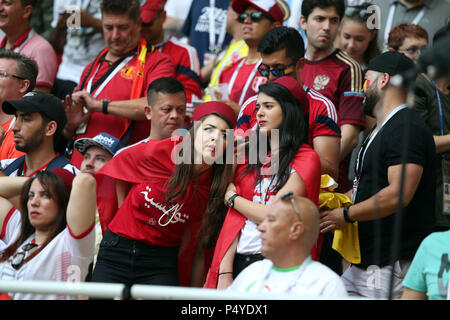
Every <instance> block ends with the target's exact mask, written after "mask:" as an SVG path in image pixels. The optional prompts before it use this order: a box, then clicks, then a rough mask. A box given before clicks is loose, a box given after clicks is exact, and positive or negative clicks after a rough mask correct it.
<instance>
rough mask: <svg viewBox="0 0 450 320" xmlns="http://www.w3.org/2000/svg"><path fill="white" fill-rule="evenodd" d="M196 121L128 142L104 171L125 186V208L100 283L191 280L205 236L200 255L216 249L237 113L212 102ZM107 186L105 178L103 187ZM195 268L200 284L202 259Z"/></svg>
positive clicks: (105, 245) (108, 241)
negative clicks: (177, 132) (178, 131)
mask: <svg viewBox="0 0 450 320" xmlns="http://www.w3.org/2000/svg"><path fill="white" fill-rule="evenodd" d="M193 120H194V126H193V127H192V128H191V129H190V130H189V131H188V133H185V134H184V137H183V138H181V137H176V136H172V137H171V138H167V139H165V140H148V141H145V142H142V143H139V144H137V145H135V146H131V147H128V148H125V149H123V150H122V151H121V152H119V153H118V154H116V156H115V157H114V158H113V159H112V160H110V161H109V162H108V163H107V164H106V165H105V166H104V167H103V168H102V169H101V170H100V171H99V172H98V173H97V176H100V178H101V177H102V176H106V177H110V178H113V179H114V180H115V182H116V183H117V182H119V184H120V185H122V186H125V188H120V189H118V192H117V199H118V204H119V209H118V211H117V212H116V213H115V215H114V217H113V219H112V220H111V222H110V223H109V224H108V231H107V232H106V233H105V235H104V237H103V240H102V242H101V244H100V250H99V253H98V257H97V264H96V266H95V269H94V272H93V275H92V281H93V282H118V283H127V284H155V285H179V284H180V285H189V284H190V275H191V267H192V265H193V261H194V260H195V262H197V261H198V260H197V259H193V253H194V251H195V249H196V246H197V243H199V248H200V249H199V250H198V252H200V253H199V254H198V257H202V254H201V253H203V250H201V249H212V248H213V246H214V244H215V240H216V238H217V234H218V232H219V230H220V229H219V228H220V226H221V224H222V222H223V219H224V217H225V213H226V207H225V205H224V203H223V196H224V194H225V190H226V188H227V185H228V182H229V181H230V180H231V177H232V172H233V165H232V161H230V162H231V163H230V164H227V163H226V159H228V158H227V154H228V152H229V151H230V150H225V149H226V145H227V139H226V137H227V135H228V134H231V132H228V131H227V130H228V129H232V128H233V127H234V126H235V124H236V113H235V112H234V111H233V109H232V108H231V107H230V106H229V105H227V104H225V103H222V102H218V101H210V102H206V103H202V104H200V105H199V106H198V107H197V108H196V109H195V110H194V113H193ZM230 138H231V137H230ZM231 156H233V155H232V154H231ZM101 188H102V183H101V182H99V194H100V192H101ZM111 200H113V199H111ZM99 213H100V215H102V214H104V213H103V212H101V211H100V212H99ZM200 230H201V233H200V235H199V234H198V233H199V231H200ZM198 239H200V240H198ZM199 241H200V242H199ZM180 248H182V249H180ZM195 267H196V269H195V270H193V271H192V273H193V278H194V279H193V283H194V281H195V276H197V275H199V276H200V277H201V276H202V275H201V274H202V271H201V269H202V264H201V263H196V264H195ZM197 267H198V268H199V269H197ZM178 268H179V269H178ZM178 270H179V271H178ZM179 274H180V276H179Z"/></svg>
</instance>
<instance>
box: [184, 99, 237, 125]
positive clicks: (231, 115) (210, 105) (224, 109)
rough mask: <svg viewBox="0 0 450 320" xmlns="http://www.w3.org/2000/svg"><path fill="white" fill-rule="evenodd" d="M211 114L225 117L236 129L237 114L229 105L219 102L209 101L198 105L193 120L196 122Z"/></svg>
mask: <svg viewBox="0 0 450 320" xmlns="http://www.w3.org/2000/svg"><path fill="white" fill-rule="evenodd" d="M211 113H218V114H220V115H222V116H224V117H225V118H227V119H228V120H229V121H230V122H231V123H232V124H233V128H234V127H236V118H237V116H236V112H234V110H233V109H232V108H231V107H230V106H229V105H228V104H226V103H224V102H219V101H209V102H204V103H202V104H200V105H198V106H197V108H195V110H194V113H193V115H192V119H193V120H194V122H195V121H197V120H198V119H200V118H203V117H204V116H207V115H209V114H211Z"/></svg>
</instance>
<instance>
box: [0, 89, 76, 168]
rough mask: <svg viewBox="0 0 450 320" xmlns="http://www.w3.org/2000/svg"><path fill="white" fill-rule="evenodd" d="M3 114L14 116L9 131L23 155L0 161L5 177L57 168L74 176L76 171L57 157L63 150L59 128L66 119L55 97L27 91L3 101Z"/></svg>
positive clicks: (62, 140) (61, 158) (62, 107)
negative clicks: (20, 96) (20, 95)
mask: <svg viewBox="0 0 450 320" xmlns="http://www.w3.org/2000/svg"><path fill="white" fill-rule="evenodd" d="M2 109H3V112H4V113H6V114H13V115H15V122H14V124H13V126H12V128H11V130H12V132H13V133H14V142H15V144H16V149H17V150H19V151H22V152H24V153H25V155H24V156H22V157H20V158H17V159H6V160H2V161H1V167H2V168H3V173H4V174H6V175H8V176H27V177H32V176H34V174H35V173H36V172H37V171H40V170H46V169H52V168H57V167H61V168H64V169H66V170H69V171H71V172H73V173H76V172H77V171H78V170H77V169H76V168H75V167H74V166H73V165H72V164H71V163H70V162H69V161H68V160H67V159H66V158H65V157H63V156H62V155H61V154H63V152H64V149H65V141H64V139H63V138H62V129H63V128H64V126H65V125H66V122H67V117H66V112H65V110H64V105H63V104H62V102H61V100H59V99H58V98H57V97H55V96H53V95H50V94H48V93H44V92H40V91H31V92H28V93H27V94H25V95H24V96H23V97H22V98H21V99H20V100H7V101H5V102H3V104H2Z"/></svg>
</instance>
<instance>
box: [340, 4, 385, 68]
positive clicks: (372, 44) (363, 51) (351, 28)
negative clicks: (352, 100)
mask: <svg viewBox="0 0 450 320" xmlns="http://www.w3.org/2000/svg"><path fill="white" fill-rule="evenodd" d="M372 5H373V4H371V3H368V2H365V3H363V4H361V5H358V6H348V7H347V8H346V9H345V15H344V18H343V19H342V23H341V26H340V28H339V33H338V36H337V37H336V46H337V47H339V48H341V49H342V50H344V51H345V52H346V53H347V54H348V55H349V56H350V57H351V58H353V59H354V60H356V61H357V62H358V63H359V64H360V65H361V69H362V70H363V72H364V71H365V69H366V66H367V64H368V63H369V61H370V60H371V59H372V58H374V57H376V56H378V55H380V54H381V51H380V49H379V48H378V43H377V39H378V29H376V28H372V29H369V27H368V19H369V18H370V17H371V16H372V15H373V14H374V13H373V10H370V9H368V8H369V7H370V6H372Z"/></svg>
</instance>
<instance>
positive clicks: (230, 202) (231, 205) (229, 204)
mask: <svg viewBox="0 0 450 320" xmlns="http://www.w3.org/2000/svg"><path fill="white" fill-rule="evenodd" d="M239 196H240V194H239V193H235V194H233V195H232V196H231V197H230V198H229V199H228V201H227V205H228V207H230V208H233V207H234V199H235V198H236V197H239Z"/></svg>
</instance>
